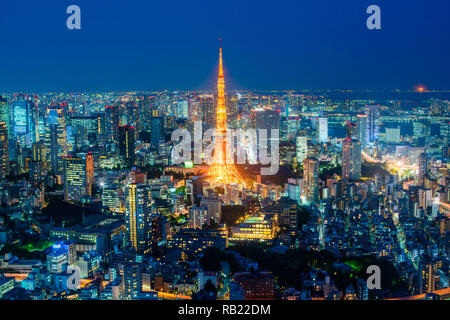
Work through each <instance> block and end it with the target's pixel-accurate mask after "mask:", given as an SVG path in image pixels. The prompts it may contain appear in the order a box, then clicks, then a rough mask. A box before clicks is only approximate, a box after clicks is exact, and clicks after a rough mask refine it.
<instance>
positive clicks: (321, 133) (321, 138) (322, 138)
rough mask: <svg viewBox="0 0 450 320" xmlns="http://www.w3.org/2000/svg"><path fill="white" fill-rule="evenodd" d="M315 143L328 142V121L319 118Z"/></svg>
mask: <svg viewBox="0 0 450 320" xmlns="http://www.w3.org/2000/svg"><path fill="white" fill-rule="evenodd" d="M317 142H318V143H327V142H328V119H327V118H324V117H320V118H319V119H318V122H317Z"/></svg>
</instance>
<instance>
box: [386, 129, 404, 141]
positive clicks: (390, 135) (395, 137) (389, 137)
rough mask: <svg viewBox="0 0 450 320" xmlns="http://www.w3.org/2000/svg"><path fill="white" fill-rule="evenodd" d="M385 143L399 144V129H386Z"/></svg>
mask: <svg viewBox="0 0 450 320" xmlns="http://www.w3.org/2000/svg"><path fill="white" fill-rule="evenodd" d="M385 141H386V143H399V142H400V127H397V128H386V138H385Z"/></svg>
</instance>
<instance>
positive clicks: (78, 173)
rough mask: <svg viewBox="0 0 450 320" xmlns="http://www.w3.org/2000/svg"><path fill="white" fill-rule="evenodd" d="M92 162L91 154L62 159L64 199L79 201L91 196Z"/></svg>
mask: <svg viewBox="0 0 450 320" xmlns="http://www.w3.org/2000/svg"><path fill="white" fill-rule="evenodd" d="M93 179H94V160H93V156H92V155H91V154H87V155H84V156H80V157H67V158H64V199H65V200H73V201H80V200H81V198H82V197H83V196H86V195H92V184H93Z"/></svg>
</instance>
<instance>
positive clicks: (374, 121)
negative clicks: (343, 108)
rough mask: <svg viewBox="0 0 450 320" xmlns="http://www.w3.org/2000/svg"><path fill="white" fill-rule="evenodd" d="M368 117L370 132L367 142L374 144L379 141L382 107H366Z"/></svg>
mask: <svg viewBox="0 0 450 320" xmlns="http://www.w3.org/2000/svg"><path fill="white" fill-rule="evenodd" d="M366 115H367V130H368V136H367V138H368V140H367V142H369V143H374V142H376V141H378V134H379V121H380V106H379V105H368V106H366Z"/></svg>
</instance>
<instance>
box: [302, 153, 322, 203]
mask: <svg viewBox="0 0 450 320" xmlns="http://www.w3.org/2000/svg"><path fill="white" fill-rule="evenodd" d="M303 188H304V192H303V193H304V197H303V196H302V200H303V199H304V200H305V202H306V203H317V202H318V201H319V161H318V160H317V158H306V159H305V160H304V161H303Z"/></svg>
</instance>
